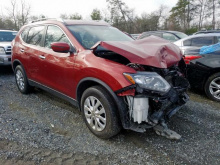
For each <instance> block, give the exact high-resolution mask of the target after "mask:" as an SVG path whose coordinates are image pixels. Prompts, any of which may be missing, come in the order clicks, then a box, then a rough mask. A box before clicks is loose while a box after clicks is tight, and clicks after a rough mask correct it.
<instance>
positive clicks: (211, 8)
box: [0, 0, 220, 34]
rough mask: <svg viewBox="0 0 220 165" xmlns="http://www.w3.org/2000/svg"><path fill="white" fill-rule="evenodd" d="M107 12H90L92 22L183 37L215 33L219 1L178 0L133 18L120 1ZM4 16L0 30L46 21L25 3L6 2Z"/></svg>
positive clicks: (110, 3)
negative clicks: (205, 31) (171, 32)
mask: <svg viewBox="0 0 220 165" xmlns="http://www.w3.org/2000/svg"><path fill="white" fill-rule="evenodd" d="M106 2H107V8H108V11H101V10H100V9H93V11H92V12H91V14H90V17H91V19H92V20H104V21H106V22H108V23H110V24H111V25H112V26H114V27H117V28H119V29H120V30H122V31H125V32H128V33H141V32H144V31H152V30H177V31H182V32H185V33H187V34H191V33H193V32H195V31H198V30H202V29H219V28H220V20H219V19H218V17H219V15H220V0H178V2H177V3H176V5H175V6H174V7H172V8H171V9H169V8H168V7H167V6H164V5H161V6H159V7H158V9H157V10H156V11H153V12H151V13H146V12H145V13H142V14H141V15H140V16H138V15H136V14H135V10H134V9H132V8H129V7H128V6H127V5H126V3H125V2H124V0H106ZM5 11H6V14H3V13H2V14H1V15H0V29H13V30H19V28H20V27H21V26H23V25H24V24H27V23H28V22H30V21H32V20H37V19H42V18H47V16H45V15H39V16H33V15H31V5H30V4H28V3H27V2H26V1H25V0H10V6H9V7H7V8H5ZM60 17H61V18H63V19H77V20H80V19H83V17H82V15H80V13H73V14H70V15H67V14H65V13H63V14H61V15H60Z"/></svg>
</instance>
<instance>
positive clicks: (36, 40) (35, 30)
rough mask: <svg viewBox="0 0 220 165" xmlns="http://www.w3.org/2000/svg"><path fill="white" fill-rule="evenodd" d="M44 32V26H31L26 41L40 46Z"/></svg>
mask: <svg viewBox="0 0 220 165" xmlns="http://www.w3.org/2000/svg"><path fill="white" fill-rule="evenodd" d="M43 33H44V26H36V27H32V28H31V29H30V31H29V33H28V36H27V40H26V43H28V44H32V45H38V46H40V42H41V40H42V37H43Z"/></svg>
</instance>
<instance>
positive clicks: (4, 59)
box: [0, 55, 11, 65]
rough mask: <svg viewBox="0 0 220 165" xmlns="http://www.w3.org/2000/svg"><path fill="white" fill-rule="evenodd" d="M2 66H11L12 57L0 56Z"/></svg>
mask: <svg viewBox="0 0 220 165" xmlns="http://www.w3.org/2000/svg"><path fill="white" fill-rule="evenodd" d="M0 65H11V55H0Z"/></svg>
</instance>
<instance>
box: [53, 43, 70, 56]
mask: <svg viewBox="0 0 220 165" xmlns="http://www.w3.org/2000/svg"><path fill="white" fill-rule="evenodd" d="M51 48H52V50H53V51H54V52H60V53H67V52H69V51H70V45H69V44H67V43H66V42H53V43H51Z"/></svg>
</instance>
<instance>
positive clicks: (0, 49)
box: [0, 47, 5, 55]
mask: <svg viewBox="0 0 220 165" xmlns="http://www.w3.org/2000/svg"><path fill="white" fill-rule="evenodd" d="M2 54H5V49H4V48H2V47H0V55H2Z"/></svg>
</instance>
